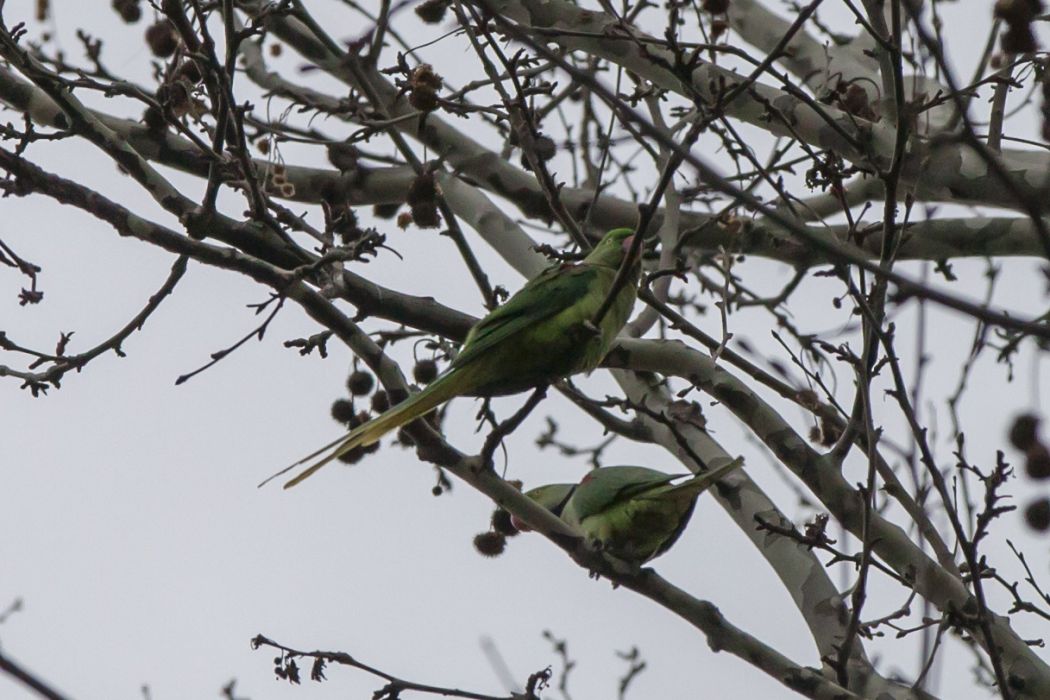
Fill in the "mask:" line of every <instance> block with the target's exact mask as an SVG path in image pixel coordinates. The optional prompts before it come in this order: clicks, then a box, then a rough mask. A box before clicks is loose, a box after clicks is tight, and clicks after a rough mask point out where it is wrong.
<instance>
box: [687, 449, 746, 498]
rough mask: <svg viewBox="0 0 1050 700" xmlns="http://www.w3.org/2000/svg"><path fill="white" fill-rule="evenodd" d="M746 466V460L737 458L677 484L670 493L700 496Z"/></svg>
mask: <svg viewBox="0 0 1050 700" xmlns="http://www.w3.org/2000/svg"><path fill="white" fill-rule="evenodd" d="M742 466H744V458H743V457H737V458H736V459H734V460H733V461H732V462H729V463H728V464H723V465H722V466H720V467H715V468H714V469H711V470H708V471H706V472H704V473H703V474H697V475H696V476H694V477H692V478H691V479H688V480H686V481H683V482H682V483H680V484H675V485H674V486H672V487H671V488H670V489H669V491H678V492H680V493H689V494H694V495H698V494H701V493H703V492H704V491H706V490H708V489H709V488H711V487H712V486H714V484H715V482H716V481H718V480H719V479H721V478H722V477H723V476H725V475H726V474H728V473H729V472H731V471H733V470H734V469H736V468H738V467H742Z"/></svg>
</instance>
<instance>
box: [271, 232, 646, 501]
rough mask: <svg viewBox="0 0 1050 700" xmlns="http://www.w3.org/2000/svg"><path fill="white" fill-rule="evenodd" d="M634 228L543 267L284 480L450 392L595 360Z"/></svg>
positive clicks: (545, 380)
mask: <svg viewBox="0 0 1050 700" xmlns="http://www.w3.org/2000/svg"><path fill="white" fill-rule="evenodd" d="M632 234H633V231H632V230H631V229H628V228H618V229H613V230H612V231H609V232H608V233H607V234H605V236H604V237H603V238H602V240H601V241H599V242H598V244H597V245H596V246H595V247H594V249H593V250H591V252H590V253H589V254H588V255H587V257H586V258H584V259H583V260H581V261H580V262H576V263H559V264H557V265H553V266H551V267H549V268H547V269H546V270H544V271H543V272H541V273H540V274H539V275H538V276H537V277H535V278H534V279H532V280H530V281H529V282H528V283H527V284H526V285H525V286H524V287H522V288H521V289H520V290H519V291H518V292H517V293H516V294H515V295H514V296H512V297H511V298H510V299H508V300H507V301H506V303H504V304H503V305H502V306H499V307H498V308H496V309H495V310H494V311H492V313H490V314H489V315H488V316H486V317H485V318H483V319H482V320H480V321H479V322H478V323H477V324H476V325H475V326H474V327H473V328H471V329H470V332H469V333H468V334H467V338H466V340H465V341H464V343H463V349H462V350H461V351H460V353H459V354H458V355H457V356H456V358H455V359H454V360H453V361H452V363H451V365H450V366H449V370H448V371H447V372H446V373H445V374H443V375H441V376H440V377H438V378H437V379H436V380H434V381H433V382H432V383H431V384H430V385H429V386H427V388H426V389H423V390H422V391H420V392H419V393H416V394H413V395H412V396H410V397H409V398H408V399H406V400H405V401H403V402H401V403H400V404H398V405H397V406H394V407H393V408H391V409H389V410H387V411H385V412H384V413H382V414H381V415H379V416H377V417H376V418H373V419H372V420H370V421H368V422H367V423H365V424H363V425H361V426H358V427H357V428H354V429H353V430H351V431H350V432H349V433H348V434H347V435H346V436H344V437H342V438H339V439H338V440H336V441H334V442H332V443H329V444H328V445H325V446H324V447H322V448H321V449H319V450H317V451H316V452H314V453H312V454H310V455H307V456H306V457H304V458H303V459H302V460H300V461H299V462H297V463H296V464H293V465H292V467H290V468H293V467H296V466H298V465H299V464H303V463H304V462H308V461H309V460H311V459H314V458H315V457H318V456H319V455H321V454H323V453H324V452H326V451H327V452H328V454H327V455H325V456H324V457H321V458H320V459H319V460H318V461H317V462H316V463H314V464H312V465H310V466H309V467H308V468H306V469H305V470H304V471H303V472H302V473H301V474H299V475H298V476H296V477H295V478H293V479H291V480H290V481H289V482H288V483H286V484H285V485H284V487H285V488H290V487H292V486H295V485H296V484H298V483H299V482H301V481H303V480H304V479H306V478H307V477H309V476H310V475H311V474H313V473H314V472H316V471H317V470H318V469H320V468H321V467H323V466H324V465H325V464H327V463H328V462H330V461H332V460H333V459H335V458H337V457H338V456H339V455H341V454H343V453H345V452H348V451H349V450H352V449H354V448H355V447H357V446H367V445H370V444H372V443H374V442H377V441H378V440H379V439H380V438H381V437H382V436H383V435H385V434H386V433H388V432H390V431H391V430H395V429H396V428H399V427H401V426H402V425H405V424H406V423H409V422H411V421H412V420H414V419H416V418H419V417H420V416H423V415H426V414H427V413H429V412H430V411H432V410H434V409H435V408H437V407H438V406H440V405H441V404H443V403H445V402H446V401H448V400H449V399H452V398H454V397H456V396H502V395H505V394H514V393H518V392H521V391H526V390H528V389H531V388H533V387H537V386H542V385H545V384H549V383H551V382H553V381H556V380H558V379H561V378H563V377H567V376H569V375H571V374H575V373H577V372H589V371H591V370H592V369H594V368H595V367H597V366H598V364H599V363H600V362H601V361H602V358H604V357H605V354H606V353H607V352H608V351H609V347H610V346H611V345H612V342H613V339H614V338H615V337H616V335H617V334H618V333H619V332H620V329H621V328H623V325H624V324H625V323H626V322H627V318H628V316H629V315H630V313H631V308H632V307H633V306H634V300H635V297H636V295H637V287H638V274H639V270H640V265H639V264H638V261H637V260H635V261H633V262H632V264H631V266H630V268H629V270H628V272H629V274H628V275H627V277H626V280H625V282H624V284H623V285H622V286H621V287H619V289H617V290H616V296H615V298H614V299H613V300H612V304H611V306H609V307H608V311H607V312H606V313H605V315H604V316H603V317H602V318H601V320H600V321H599V322H598V323H597V325H595V322H594V319H595V317H596V315H597V312H598V310H599V308H601V306H602V304H603V302H604V301H605V299H606V297H607V296H609V294H610V293H611V292H612V291H613V288H614V279H615V278H616V273H617V270H618V269H619V268H620V266H621V264H622V263H623V262H624V259H625V257H626V256H627V255H628V253H629V252H630V250H631V244H632ZM282 473H283V472H282ZM271 478H272V477H271ZM264 483H265V482H264Z"/></svg>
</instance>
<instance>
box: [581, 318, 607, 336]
mask: <svg viewBox="0 0 1050 700" xmlns="http://www.w3.org/2000/svg"><path fill="white" fill-rule="evenodd" d="M583 330H585V331H587V332H588V333H590V334H591V335H601V334H602V330H601V329H600V328H598V326H596V325H594V322H593V321H591V320H590V319H587V320H586V321H584V322H583Z"/></svg>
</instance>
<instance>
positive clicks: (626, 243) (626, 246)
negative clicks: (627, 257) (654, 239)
mask: <svg viewBox="0 0 1050 700" xmlns="http://www.w3.org/2000/svg"><path fill="white" fill-rule="evenodd" d="M636 235H637V234H634V233H632V234H631V235H630V236H628V237H627V238H625V239H623V244H622V245H621V246H620V248H621V249H622V250H623V252H625V253H629V252H631V246H632V245H634V237H635V236H636Z"/></svg>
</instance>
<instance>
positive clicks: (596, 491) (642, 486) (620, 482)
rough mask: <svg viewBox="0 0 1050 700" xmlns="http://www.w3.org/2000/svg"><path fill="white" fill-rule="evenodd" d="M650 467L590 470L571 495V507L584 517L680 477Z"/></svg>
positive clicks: (576, 513) (574, 511)
mask: <svg viewBox="0 0 1050 700" xmlns="http://www.w3.org/2000/svg"><path fill="white" fill-rule="evenodd" d="M682 476H686V475H683V474H667V473H666V472H661V471H658V470H656V469H649V468H648V467H602V468H600V469H595V470H593V471H591V472H588V473H587V475H586V476H584V477H583V481H581V482H580V485H579V487H578V488H577V489H576V493H575V494H574V495H573V498H572V510H573V513H574V515H575V516H576V517H579V518H580V519H581V520H582V519H583V518H586V517H588V516H591V515H594V514H595V513H600V512H602V511H604V510H607V509H608V508H609V507H611V506H612V505H613V504H615V503H619V502H622V501H626V500H628V499H630V498H633V497H635V496H638V495H640V494H642V493H645V492H646V491H649V490H650V489H652V488H654V487H656V486H660V485H662V484H668V483H670V482H672V481H674V480H675V479H679V478H681V477H682Z"/></svg>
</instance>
